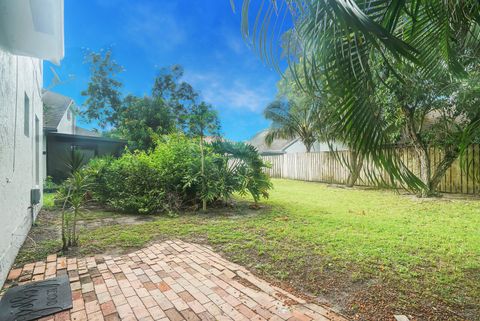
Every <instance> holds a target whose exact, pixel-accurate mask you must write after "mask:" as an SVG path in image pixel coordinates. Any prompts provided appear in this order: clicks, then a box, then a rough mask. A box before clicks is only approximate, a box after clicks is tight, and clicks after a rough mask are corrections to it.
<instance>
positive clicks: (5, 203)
mask: <svg viewBox="0 0 480 321" xmlns="http://www.w3.org/2000/svg"><path fill="white" fill-rule="evenodd" d="M42 78H43V77H42V61H41V60H38V59H34V58H29V57H20V56H14V55H11V54H8V53H6V52H3V51H1V50H0V222H1V223H0V286H1V285H2V284H3V282H4V280H5V278H6V276H7V274H8V271H9V269H10V266H11V265H12V263H13V261H14V259H15V256H16V254H17V253H18V250H19V248H20V247H21V245H22V244H23V242H24V240H25V238H26V235H27V233H28V231H29V229H30V226H31V225H32V220H33V217H34V216H36V214H37V213H38V211H39V210H40V207H41V204H39V205H36V206H35V207H34V208H33V210H32V208H31V206H30V190H31V189H32V188H33V187H35V186H36V185H37V183H38V185H39V187H40V189H41V187H42V182H43V175H42V173H43V170H42V169H43V167H44V166H43V164H42V163H43V157H42V155H41V154H42V151H43V146H42V145H43V130H42V127H43V126H42V124H43V107H42V106H43V105H42V100H41V88H42V81H43V79H42ZM25 97H28V101H29V106H30V108H29V115H27V117H28V118H27V125H28V127H29V131H28V136H27V135H26V134H25V115H24V110H25V109H24V105H25V101H26V99H25ZM36 126H37V127H36ZM37 129H38V130H37ZM37 133H38V136H36V134H37ZM36 141H38V147H36V144H37V143H36ZM37 150H38V153H37V152H36V151H37ZM37 155H38V171H37V160H36V157H37ZM37 172H38V182H37ZM32 215H33V216H32Z"/></svg>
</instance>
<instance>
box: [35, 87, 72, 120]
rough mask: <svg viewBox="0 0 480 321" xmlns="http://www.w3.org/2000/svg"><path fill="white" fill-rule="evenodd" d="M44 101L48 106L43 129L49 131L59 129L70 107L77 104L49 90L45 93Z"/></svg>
mask: <svg viewBox="0 0 480 321" xmlns="http://www.w3.org/2000/svg"><path fill="white" fill-rule="evenodd" d="M42 101H43V104H44V105H45V106H46V108H45V112H44V115H43V127H44V128H47V129H57V127H58V124H59V123H60V120H62V117H63V115H65V112H66V111H67V109H68V108H69V107H70V105H72V104H75V102H74V101H73V99H72V98H70V97H66V96H63V95H60V94H57V93H54V92H51V91H48V90H44V91H43V96H42Z"/></svg>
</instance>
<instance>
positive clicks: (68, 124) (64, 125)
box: [57, 107, 75, 135]
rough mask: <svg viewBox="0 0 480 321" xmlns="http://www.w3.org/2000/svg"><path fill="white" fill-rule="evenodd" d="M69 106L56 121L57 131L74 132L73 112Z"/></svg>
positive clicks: (62, 132)
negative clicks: (58, 120)
mask: <svg viewBox="0 0 480 321" xmlns="http://www.w3.org/2000/svg"><path fill="white" fill-rule="evenodd" d="M70 108H71V107H69V108H68V109H67V110H66V111H65V114H63V117H62V119H61V120H60V122H59V123H58V126H57V133H61V134H71V135H73V134H75V117H74V114H73V112H72V111H71V110H70ZM69 112H70V120H69V119H68V113H69Z"/></svg>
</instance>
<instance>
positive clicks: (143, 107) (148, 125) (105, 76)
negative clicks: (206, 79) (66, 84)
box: [82, 50, 220, 150]
mask: <svg viewBox="0 0 480 321" xmlns="http://www.w3.org/2000/svg"><path fill="white" fill-rule="evenodd" d="M85 60H86V62H87V63H88V64H89V67H90V73H91V76H90V82H89V83H88V87H87V89H86V90H85V91H83V92H82V95H83V96H85V97H86V100H85V103H84V110H83V112H82V115H83V116H84V117H85V118H87V119H88V120H91V121H96V122H97V123H98V125H99V126H100V127H102V128H103V129H107V130H108V131H107V135H109V136H113V137H118V138H125V139H127V140H128V146H129V148H130V149H132V150H134V149H140V150H148V149H152V148H154V147H155V144H156V141H157V140H158V139H159V137H160V136H162V135H167V134H171V133H175V132H183V133H187V134H189V135H192V136H203V135H204V134H206V133H215V134H217V133H218V132H219V130H220V123H219V120H218V116H217V113H216V112H215V111H214V110H213V107H212V106H210V105H208V104H206V103H205V102H202V101H200V100H199V94H198V93H197V92H196V91H195V89H194V88H193V87H192V86H191V85H190V84H188V83H187V82H185V81H183V80H182V77H183V74H184V71H183V68H182V66H180V65H173V66H170V67H166V68H162V69H161V70H160V71H159V72H158V74H157V76H156V77H155V79H154V81H153V86H152V90H151V94H150V95H146V96H143V97H138V96H135V95H131V94H130V95H127V96H124V95H123V92H122V88H123V84H122V82H121V81H120V80H119V79H118V76H119V74H120V73H121V72H122V71H123V70H124V69H123V67H122V66H121V65H119V64H118V63H117V62H116V61H115V60H114V59H113V54H112V52H111V51H110V50H108V51H101V52H98V53H97V52H89V53H87V55H86V58H85Z"/></svg>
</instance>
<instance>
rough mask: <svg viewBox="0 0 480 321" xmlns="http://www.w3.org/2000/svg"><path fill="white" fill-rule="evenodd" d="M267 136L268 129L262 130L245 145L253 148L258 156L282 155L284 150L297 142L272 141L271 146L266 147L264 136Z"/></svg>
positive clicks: (285, 140)
mask: <svg viewBox="0 0 480 321" xmlns="http://www.w3.org/2000/svg"><path fill="white" fill-rule="evenodd" d="M267 134H268V129H264V130H262V131H260V132H258V133H257V134H255V136H253V137H252V138H251V139H250V140H249V141H247V143H248V144H250V145H253V146H255V147H256V148H257V150H258V152H259V153H260V154H284V153H285V149H286V148H287V147H289V146H290V145H292V144H293V143H294V142H296V141H297V140H298V138H294V139H274V140H273V142H272V144H271V145H270V146H268V145H267V143H265V136H267Z"/></svg>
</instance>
